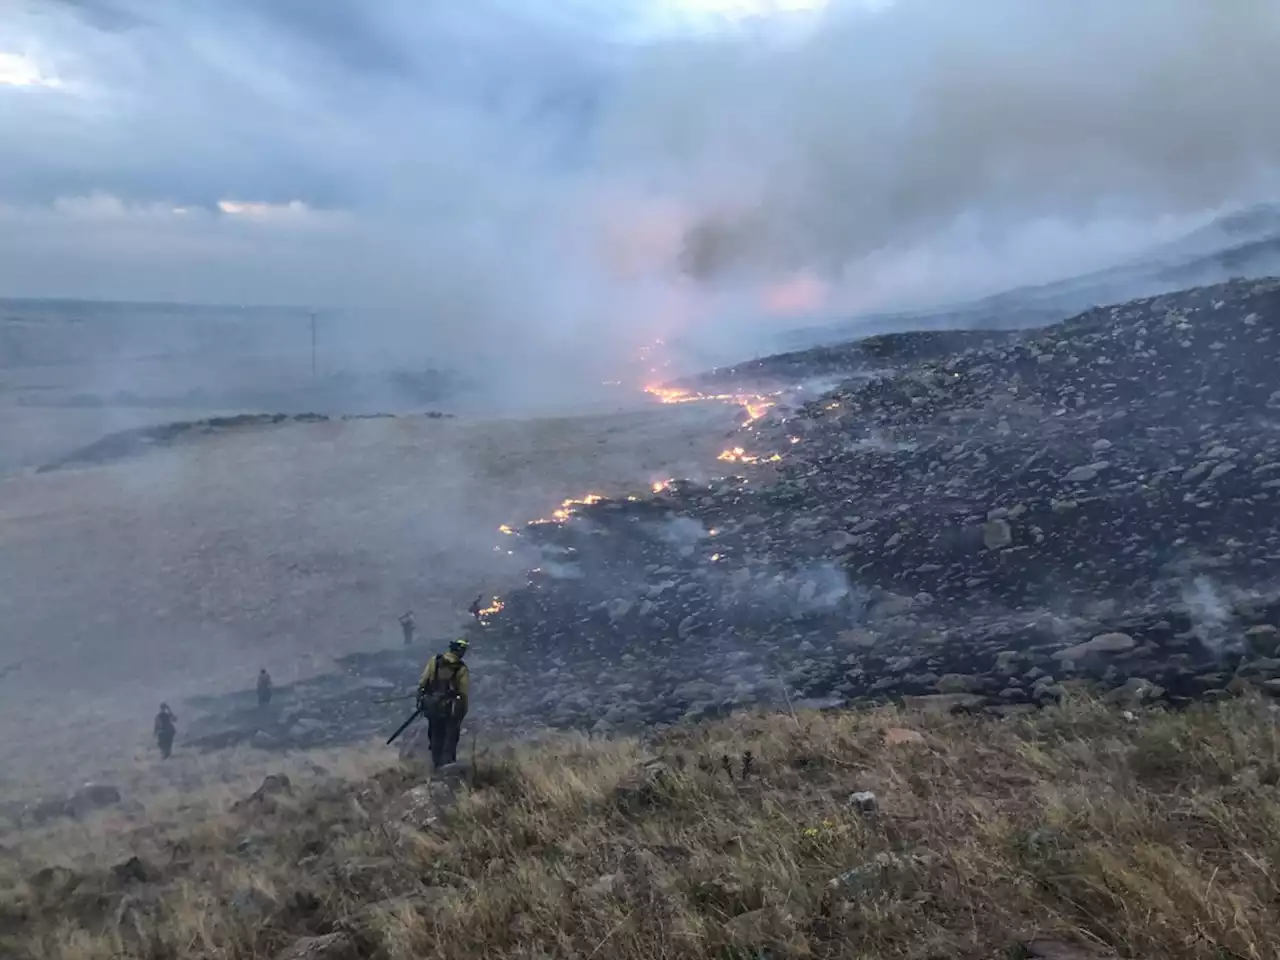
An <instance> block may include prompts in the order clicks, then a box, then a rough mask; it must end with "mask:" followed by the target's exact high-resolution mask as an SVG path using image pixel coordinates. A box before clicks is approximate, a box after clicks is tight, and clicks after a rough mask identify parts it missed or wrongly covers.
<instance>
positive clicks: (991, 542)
mask: <svg viewBox="0 0 1280 960" xmlns="http://www.w3.org/2000/svg"><path fill="white" fill-rule="evenodd" d="M982 543H983V545H984V546H985V547H986V548H987V549H988V550H1000V549H1002V548H1004V547H1007V546H1009V544H1011V543H1013V528H1012V527H1010V526H1009V521H1008V520H1003V519H1000V520H988V521H987V522H986V523H984V524H983V525H982Z"/></svg>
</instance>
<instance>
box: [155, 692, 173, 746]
mask: <svg viewBox="0 0 1280 960" xmlns="http://www.w3.org/2000/svg"><path fill="white" fill-rule="evenodd" d="M177 720H178V718H177V717H175V716H174V715H173V711H172V710H170V709H169V705H168V704H167V703H162V704H160V712H159V713H157V714H156V725H155V731H156V743H157V744H158V745H159V746H160V756H162V757H163V758H164V759H166V760H168V759H169V757H170V755H171V754H172V753H173V738H174V737H175V736H177V734H178V727H177Z"/></svg>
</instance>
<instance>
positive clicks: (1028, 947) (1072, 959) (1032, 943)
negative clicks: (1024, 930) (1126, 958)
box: [1022, 940, 1115, 960]
mask: <svg viewBox="0 0 1280 960" xmlns="http://www.w3.org/2000/svg"><path fill="white" fill-rule="evenodd" d="M1022 947H1023V950H1025V951H1026V953H1027V954H1028V956H1030V957H1032V958H1034V960H1109V958H1112V957H1115V954H1114V953H1113V952H1111V951H1106V952H1102V951H1099V950H1095V949H1092V948H1087V947H1082V946H1080V945H1078V944H1074V943H1068V942H1067V941H1065V940H1028V941H1027V942H1026V943H1024V944H1023V945H1022Z"/></svg>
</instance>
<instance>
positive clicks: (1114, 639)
mask: <svg viewBox="0 0 1280 960" xmlns="http://www.w3.org/2000/svg"><path fill="white" fill-rule="evenodd" d="M1137 645H1138V641H1136V640H1134V639H1133V637H1131V636H1129V635H1128V634H1127V633H1100V634H1098V636H1096V637H1094V638H1093V639H1092V640H1086V641H1085V642H1084V643H1077V644H1076V645H1075V646H1073V647H1067V648H1066V649H1065V650H1059V651H1058V652H1057V653H1055V654H1054V657H1055V658H1056V659H1058V660H1084V659H1085V658H1087V657H1091V656H1095V655H1098V654H1108V653H1124V652H1126V651H1128V650H1132V649H1133V648H1134V647H1136V646H1137Z"/></svg>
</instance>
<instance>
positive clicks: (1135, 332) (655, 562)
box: [477, 281, 1280, 728]
mask: <svg viewBox="0 0 1280 960" xmlns="http://www.w3.org/2000/svg"><path fill="white" fill-rule="evenodd" d="M1278 325H1280V281H1262V282H1248V283H1245V282H1235V283H1229V284H1224V285H1219V286H1215V287H1206V288H1200V289H1195V290H1190V291H1185V292H1181V293H1177V294H1172V295H1168V296H1161V297H1156V298H1152V299H1147V300H1140V301H1135V302H1133V303H1129V304H1125V305H1123V306H1116V307H1108V308H1101V309H1097V310H1093V311H1090V312H1088V313H1085V314H1082V315H1080V316H1078V317H1076V318H1074V319H1071V320H1069V321H1067V322H1065V323H1062V324H1059V325H1056V326H1054V327H1051V328H1048V329H1045V330H1043V331H1041V332H1039V333H1037V334H1033V335H1024V336H1021V337H1018V338H1011V339H1007V340H1003V341H1000V340H997V341H994V342H988V343H987V344H986V345H985V346H980V347H974V348H971V349H966V350H964V351H962V352H960V353H957V354H955V355H953V356H951V357H949V358H946V359H925V360H922V361H918V362H914V363H908V364H906V365H904V366H902V367H900V368H899V369H898V370H897V371H896V372H894V373H893V374H890V375H884V376H879V377H875V378H872V379H869V380H860V381H856V382H849V383H847V384H846V385H844V386H842V387H839V388H837V389H835V390H833V391H831V392H830V393H828V394H826V395H825V396H823V397H822V398H820V399H818V400H816V401H813V402H810V403H807V404H805V405H804V406H802V407H800V408H799V409H795V410H790V411H786V410H775V411H774V412H773V414H772V415H771V416H770V417H767V418H765V419H763V420H759V421H756V422H754V423H752V424H750V425H748V427H747V428H746V429H745V430H744V431H743V433H742V435H741V437H740V438H739V439H737V440H735V441H732V442H733V443H735V444H738V445H740V446H739V449H740V451H741V452H740V453H738V454H734V453H732V452H728V453H727V454H726V458H727V459H729V464H727V465H726V466H727V467H728V468H729V469H731V470H732V471H734V472H737V473H740V474H743V476H739V477H728V478H725V479H724V480H721V481H717V482H715V483H712V484H711V485H709V486H695V485H693V484H685V483H678V482H677V483H672V484H671V485H670V486H669V487H667V488H665V489H662V490H660V491H658V492H656V493H655V494H653V495H652V496H646V497H640V498H635V499H630V500H620V501H616V500H615V501H609V500H605V501H600V502H596V503H592V504H589V505H582V506H580V507H578V508H577V509H575V510H574V511H573V512H572V515H571V516H570V517H569V518H568V519H567V520H564V521H562V522H551V523H539V524H534V525H531V526H530V527H528V528H526V529H525V530H524V531H523V533H522V536H523V538H525V539H526V540H528V541H531V542H532V543H535V544H537V545H538V546H539V547H540V548H541V550H542V551H543V556H544V558H545V559H544V561H543V563H542V565H541V567H540V569H538V570H535V571H534V572H533V573H532V574H531V577H530V583H529V584H528V586H527V587H525V588H524V589H523V590H520V591H517V592H516V593H514V594H512V595H511V596H509V597H507V598H506V605H505V608H504V609H503V610H502V611H501V612H500V613H499V614H498V615H496V616H495V617H494V618H493V620H492V621H491V623H490V625H489V626H488V627H487V628H486V629H485V630H484V631H483V633H484V637H483V639H482V640H480V641H478V643H477V648H478V649H486V650H492V651H494V652H495V653H500V654H501V655H502V656H503V658H504V659H505V660H506V661H507V663H508V664H509V665H510V666H511V667H512V669H513V671H514V679H513V680H512V682H511V683H509V684H508V685H506V686H505V688H504V689H503V690H502V696H501V697H499V698H496V699H497V703H495V704H494V705H493V707H494V708H498V709H506V710H510V711H513V712H529V711H534V712H536V714H538V715H540V716H543V717H545V718H547V719H549V720H550V721H551V722H553V723H587V724H593V725H596V726H599V727H602V728H603V727H612V726H627V725H630V724H632V723H641V722H652V721H655V720H674V719H677V718H679V717H682V716H685V715H688V714H689V713H694V714H700V713H704V712H708V711H715V710H719V709H724V708H729V707H732V706H735V705H737V704H740V703H745V702H749V701H756V700H761V699H764V700H777V699H779V698H780V697H782V696H784V695H785V696H786V697H790V698H802V699H809V700H813V699H824V698H825V699H828V700H830V701H831V702H835V701H843V700H848V699H855V698H862V697H867V696H882V697H888V696H894V695H910V694H948V695H955V696H956V698H957V702H965V703H972V704H975V705H977V704H978V703H990V704H1024V703H1035V702H1038V701H1043V700H1045V699H1051V698H1052V697H1054V696H1056V695H1057V694H1058V693H1059V692H1060V684H1061V682H1062V681H1064V680H1066V679H1069V678H1091V679H1094V680H1097V681H1101V682H1105V683H1107V684H1110V685H1113V686H1116V687H1120V688H1122V690H1123V691H1124V695H1126V696H1131V697H1133V698H1136V699H1141V698H1143V697H1150V696H1159V695H1168V696H1173V697H1189V696H1197V695H1202V694H1210V695H1220V692H1222V691H1225V690H1227V689H1228V688H1231V687H1233V686H1236V685H1239V683H1240V682H1241V681H1240V678H1241V677H1253V678H1257V679H1258V680H1260V681H1263V682H1265V681H1268V680H1271V679H1272V678H1273V677H1274V676H1275V675H1280V660H1278V659H1275V654H1276V653H1277V650H1276V641H1277V640H1280V631H1277V624H1280V591H1276V592H1273V590H1275V588H1274V587H1273V584H1274V582H1275V580H1274V578H1275V574H1274V571H1275V569H1276V568H1275V563H1276V561H1277V560H1280V510H1277V496H1278V495H1280V434H1278V433H1277V428H1278V427H1280V419H1277V410H1280V389H1278V388H1280V383H1278V382H1277V381H1278V380H1280V377H1278V376H1277V374H1276V372H1275V371H1276V369H1277V366H1276V364H1277V359H1278V357H1277V352H1278V351H1277V345H1278V340H1277V336H1276V334H1277V326H1278ZM774 457H780V459H777V460H774V459H773V458H774ZM757 458H758V459H757ZM731 465H732V466H731Z"/></svg>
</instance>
